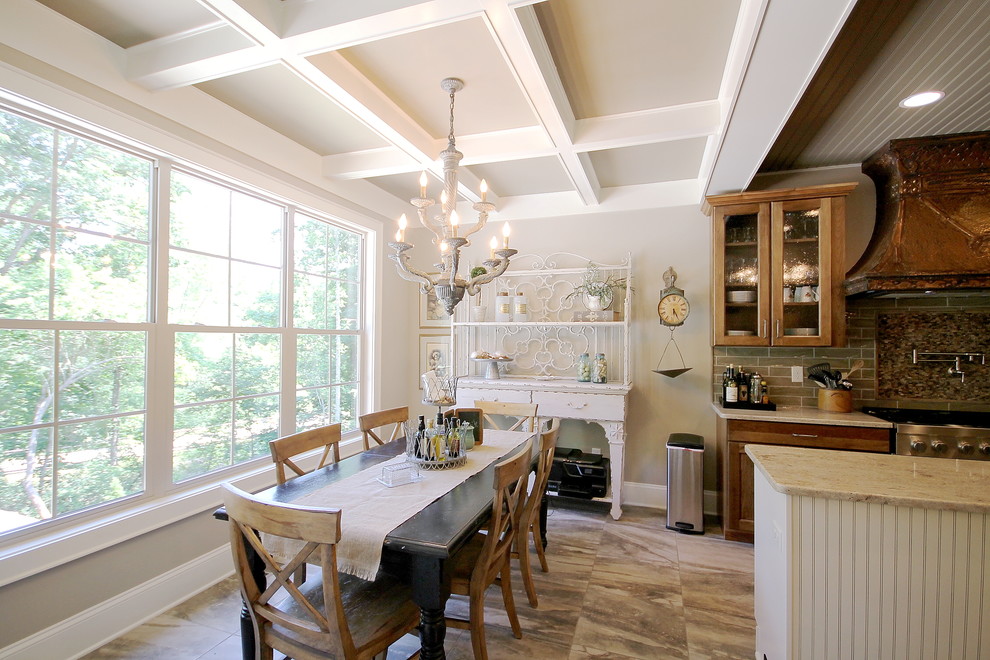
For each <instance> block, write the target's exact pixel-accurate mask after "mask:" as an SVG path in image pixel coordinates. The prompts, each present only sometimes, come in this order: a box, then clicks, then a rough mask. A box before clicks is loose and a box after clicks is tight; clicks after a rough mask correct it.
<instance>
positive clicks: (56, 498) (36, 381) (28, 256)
mask: <svg viewBox="0 0 990 660" xmlns="http://www.w3.org/2000/svg"><path fill="white" fill-rule="evenodd" d="M152 174H153V168H152V161H151V160H150V159H148V158H145V157H141V156H137V155H134V154H131V153H128V152H126V151H123V150H121V149H117V148H112V147H109V146H107V145H104V144H100V143H98V142H96V141H93V140H89V139H86V138H83V137H80V136H78V135H74V134H72V133H70V132H67V131H65V130H61V129H58V128H54V127H52V126H48V125H45V124H42V123H39V122H36V121H33V120H31V119H28V118H26V117H23V116H19V115H16V114H13V113H10V112H3V111H0V181H2V183H0V318H3V319H6V320H12V321H17V322H16V323H10V324H8V325H7V326H6V327H0V397H2V399H3V402H4V404H3V406H0V452H2V454H0V474H2V477H3V478H2V481H0V509H2V513H3V515H4V518H3V519H0V531H2V530H4V529H8V528H12V527H19V526H22V525H24V524H27V523H30V522H34V521H36V520H42V519H47V518H52V517H55V516H59V515H64V514H68V513H72V512H75V511H79V510H82V509H86V508H88V507H92V506H95V505H98V504H103V503H105V502H110V501H113V500H116V499H119V498H121V497H125V496H128V495H134V494H136V493H140V492H142V490H143V489H144V472H145V470H144V468H145V466H144V461H145V448H144V442H145V440H144V429H145V406H146V404H145V375H146V372H147V368H146V363H147V358H146V353H147V349H146V347H147V339H148V331H149V324H148V275H149V247H150V243H149V235H150V223H151V208H150V199H151V190H152V183H153V180H152ZM115 326H116V327H115Z"/></svg>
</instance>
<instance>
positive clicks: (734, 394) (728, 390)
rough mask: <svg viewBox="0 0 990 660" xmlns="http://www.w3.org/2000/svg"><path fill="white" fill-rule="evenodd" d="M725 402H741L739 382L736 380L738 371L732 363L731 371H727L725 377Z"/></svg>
mask: <svg viewBox="0 0 990 660" xmlns="http://www.w3.org/2000/svg"><path fill="white" fill-rule="evenodd" d="M724 401H725V403H738V402H739V384H738V383H737V382H736V373H735V369H733V367H732V365H731V364H730V365H729V371H728V372H727V373H726V379H725V399H724Z"/></svg>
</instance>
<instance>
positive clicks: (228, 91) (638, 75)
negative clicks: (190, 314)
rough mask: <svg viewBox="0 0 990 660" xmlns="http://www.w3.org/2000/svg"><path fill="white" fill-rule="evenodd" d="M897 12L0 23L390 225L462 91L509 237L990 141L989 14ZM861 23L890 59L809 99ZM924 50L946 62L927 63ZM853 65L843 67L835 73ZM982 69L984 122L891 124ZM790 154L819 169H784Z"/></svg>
mask: <svg viewBox="0 0 990 660" xmlns="http://www.w3.org/2000/svg"><path fill="white" fill-rule="evenodd" d="M889 4H891V2H885V0H861V2H859V3H858V5H859V7H858V14H857V12H854V11H853V9H854V6H856V5H857V3H856V2H855V0H822V1H816V2H810V1H809V2H796V1H793V0H691V1H690V2H688V1H685V0H610V1H609V2H604V1H602V0H543V1H538V0H425V1H424V0H363V1H361V2H341V1H336V0H168V1H167V2H162V1H161V0H86V1H85V2H82V1H79V0H8V1H7V2H6V3H5V4H4V6H3V8H0V13H7V12H10V11H13V9H12V8H15V5H16V6H19V7H21V8H23V9H32V11H31V12H22V15H24V14H27V13H29V14H30V17H29V19H22V20H30V21H32V22H34V23H37V24H38V27H39V28H43V27H44V26H45V24H46V22H52V23H57V24H59V26H60V27H62V28H65V25H64V24H65V23H66V22H68V21H71V22H72V23H73V29H79V30H83V29H84V30H88V31H91V32H92V33H95V34H96V35H99V38H101V39H102V40H105V46H106V48H107V49H110V50H111V51H112V55H113V58H114V60H115V61H116V62H118V63H119V76H120V77H121V78H122V79H123V80H126V81H127V82H128V83H129V84H132V85H135V86H137V87H139V88H140V89H142V90H145V91H146V92H150V93H151V94H161V93H165V92H167V91H168V90H174V89H178V88H189V87H194V88H196V89H198V90H199V92H200V93H202V94H204V95H208V96H209V97H213V98H214V99H217V100H219V101H221V102H222V103H224V104H226V105H227V106H229V107H230V108H231V109H233V110H234V111H236V112H237V113H241V114H242V115H245V116H247V117H249V118H250V119H251V120H252V123H251V125H252V126H254V127H256V130H257V131H258V134H259V136H261V135H262V134H264V135H266V136H267V135H270V134H271V133H272V132H274V133H275V134H278V135H279V136H282V137H283V138H284V139H287V140H291V141H292V142H294V143H297V144H298V145H301V146H302V147H304V148H305V149H307V150H309V151H310V152H312V153H313V154H315V155H316V156H318V157H319V158H318V160H317V161H316V162H318V163H319V167H320V172H319V175H320V176H321V177H322V179H323V180H324V181H325V182H326V186H327V188H328V189H329V190H331V191H333V192H335V193H336V194H340V195H345V196H346V195H347V191H348V189H349V188H352V189H355V190H357V189H359V188H360V187H361V186H364V187H365V188H364V189H365V190H367V188H366V187H367V186H373V187H374V190H376V191H377V193H376V195H374V196H371V197H367V196H366V199H372V200H373V201H372V202H370V203H369V202H365V203H366V204H369V207H370V208H369V210H370V211H372V213H375V214H379V215H380V216H381V217H382V218H394V217H396V216H397V215H398V214H399V213H402V212H405V211H407V210H408V201H407V200H408V199H409V197H411V196H412V195H413V194H414V193H415V192H416V190H417V183H416V180H417V178H418V177H419V174H420V172H421V171H423V170H424V169H427V170H429V171H431V172H432V173H433V175H434V176H436V175H437V174H438V173H439V164H438V163H437V161H436V158H437V154H438V153H439V151H440V150H442V149H443V148H444V146H445V145H446V136H447V132H448V129H449V126H448V99H447V96H446V94H445V92H443V91H442V90H441V88H440V80H441V79H442V78H445V77H448V76H455V77H458V78H461V79H462V80H463V81H464V82H465V87H464V89H463V91H461V92H459V93H458V94H457V96H456V106H455V126H454V128H455V132H456V136H457V146H458V148H459V150H460V151H461V152H463V153H464V160H463V161H462V168H461V177H460V182H461V191H460V192H461V195H462V197H463V199H464V201H467V202H471V201H477V199H478V192H477V191H478V185H479V183H480V181H481V179H483V178H484V179H486V180H487V181H488V184H489V186H490V187H491V189H492V194H490V195H489V199H492V200H494V201H495V202H496V204H497V206H498V208H499V214H500V216H501V217H505V218H526V217H545V216H548V215H555V214H577V213H585V212H593V211H601V210H626V209H637V208H656V207H659V206H674V205H691V204H698V203H700V201H701V199H702V198H703V196H704V194H706V193H708V194H711V193H718V192H728V191H736V190H740V189H744V188H745V187H746V186H747V185H748V184H749V182H750V180H751V179H752V177H753V176H754V175H755V173H756V172H757V171H758V170H759V169H760V168H761V165H762V167H763V169H764V170H766V169H774V167H773V166H774V165H775V164H778V163H780V164H784V165H785V166H786V167H812V166H816V165H821V164H836V163H838V162H845V163H849V162H859V160H862V156H863V153H864V152H865V153H870V152H872V150H874V149H875V148H876V147H877V146H878V140H879V141H880V142H882V141H883V140H885V139H890V138H892V137H902V136H906V135H907V134H912V132H913V131H917V130H924V131H926V132H944V131H943V128H944V127H945V126H951V128H952V130H980V129H986V128H987V125H986V124H987V115H986V113H987V110H986V108H987V107H988V106H987V104H986V103H985V99H986V92H987V87H986V85H987V76H988V74H987V71H988V70H990V68H988V67H987V66H985V62H983V58H985V57H986V53H987V51H988V48H987V46H988V44H987V41H986V40H987V37H986V36H985V35H986V34H988V33H990V30H988V29H987V27H988V25H987V21H988V20H990V12H988V9H987V6H988V5H990V3H985V2H982V1H981V0H918V1H917V2H915V3H911V2H906V3H903V4H905V5H908V6H911V7H913V8H912V9H911V10H910V11H901V12H897V11H896V10H892V9H890V8H889V7H887V9H886V10H885V9H884V5H889ZM894 4H896V2H895V3H894ZM915 5H917V6H915ZM871 6H872V9H871V10H870V11H867V10H866V9H867V8H868V7H871ZM884 11H886V13H883V12H884ZM878 12H880V13H878ZM851 14H852V16H854V17H855V16H857V15H859V16H860V17H859V18H858V19H857V20H858V21H860V22H867V23H868V22H869V21H870V20H874V21H880V22H881V23H884V22H885V21H891V23H890V25H891V26H892V25H894V22H896V24H897V25H898V26H901V27H900V28H899V29H898V30H894V29H888V30H886V31H884V30H881V31H880V32H882V33H883V34H882V35H880V36H875V38H874V40H873V43H886V42H887V41H888V40H890V42H891V43H893V44H894V45H893V46H891V50H890V51H889V52H887V51H886V50H885V48H886V47H884V48H874V49H873V52H865V53H861V55H860V56H859V59H858V60H857V61H856V66H854V67H852V71H851V72H846V78H847V84H846V85H845V86H844V87H842V88H841V94H842V96H841V97H829V96H828V94H829V91H828V90H829V89H830V87H829V80H831V79H833V78H835V79H838V78H840V77H841V76H838V75H836V74H830V75H829V76H828V79H824V80H823V79H822V78H821V77H820V78H819V79H818V80H817V84H818V85H817V87H814V86H812V87H810V88H809V85H810V84H812V83H813V82H815V80H814V79H815V71H816V70H817V69H818V68H819V66H820V65H822V63H823V62H826V63H827V62H828V61H829V59H828V55H829V49H830V47H832V45H833V43H835V44H836V48H838V47H839V46H840V45H841V47H842V48H845V49H847V51H846V53H849V52H852V50H855V47H856V45H857V44H859V45H862V41H863V39H862V38H860V39H858V40H857V39H850V38H847V39H846V41H845V42H843V41H842V40H841V39H838V40H837V37H839V36H840V35H841V34H842V32H843V31H842V26H843V24H844V23H846V21H847V18H849V17H850V15H851ZM911 26H914V28H913V32H912V27H911ZM919 26H920V27H919ZM850 29H851V28H848V27H847V30H846V31H847V34H848V31H849V30H850ZM904 32H906V33H907V34H902V33H904ZM899 35H900V36H899ZM960 35H962V36H963V40H962V42H961V43H960V41H961V40H960ZM920 38H929V39H934V40H936V41H935V43H936V44H937V45H935V46H932V47H931V48H929V49H926V50H924V51H914V52H915V53H921V54H923V55H924V57H923V58H916V59H919V61H918V62H915V63H914V64H911V62H912V60H911V57H910V53H911V51H910V50H909V49H910V48H911V44H912V43H916V42H917V39H920ZM898 39H899V41H898ZM912 39H913V40H915V41H914V42H912ZM843 43H844V44H845V45H842V44H843ZM898 44H899V46H898ZM32 47H33V48H41V46H32ZM45 47H47V48H49V49H55V50H57V49H58V48H59V44H58V43H52V44H47V45H46V46H45ZM980 48H982V52H979V49H980ZM860 50H862V49H860ZM906 51H907V52H906ZM37 56H38V55H37V54H35V57H37ZM851 57H852V56H851V55H848V54H845V55H841V56H840V54H837V51H833V54H832V61H833V64H832V66H833V67H835V62H836V61H838V62H840V63H841V62H842V61H846V60H848V61H851V59H850V58H851ZM884 58H886V60H885V59H884ZM967 58H968V60H969V61H970V63H971V68H973V70H972V71H970V72H969V74H968V75H962V74H961V73H960V74H958V75H956V77H955V78H954V80H955V83H956V84H957V86H958V89H960V90H961V89H967V90H970V94H971V95H978V94H981V93H982V98H983V100H984V103H982V106H983V108H982V109H983V114H982V115H981V116H980V117H976V116H967V117H965V118H963V117H960V116H959V114H958V113H957V112H952V111H950V110H949V109H948V108H949V106H948V105H946V102H945V101H944V102H943V104H942V105H943V107H945V108H946V111H945V115H947V116H945V117H941V111H940V118H939V119H932V120H931V121H904V120H899V121H896V122H894V121H892V120H891V119H889V117H888V112H889V111H888V109H887V106H888V105H889V104H890V102H891V101H892V100H893V103H894V106H895V107H896V100H898V99H899V98H900V97H901V95H902V92H903V91H904V90H905V89H907V88H909V87H914V86H918V85H923V84H929V83H930V84H936V83H937V82H939V75H940V73H942V72H943V70H944V67H939V66H933V65H931V63H932V62H935V61H939V62H942V61H950V60H951V61H954V62H956V61H962V60H966V59H967ZM921 60H923V61H921ZM885 62H886V64H885ZM981 62H983V64H984V66H983V67H982V69H979V68H978V65H979V63H981ZM957 66H960V65H957ZM838 68H839V69H841V67H838ZM905 69H909V70H911V71H912V72H913V73H912V74H911V75H910V76H907V75H904V74H903V71H904V70H905ZM863 76H867V77H865V78H864V77H863ZM857 85H859V86H857ZM823 88H824V90H825V91H824V92H823V91H822V89H823ZM809 89H810V90H811V91H814V90H815V89H817V90H818V91H817V92H816V93H818V94H825V95H826V96H825V97H824V99H823V100H822V101H821V102H822V103H827V104H828V106H829V108H830V110H829V111H828V112H822V111H821V109H820V108H812V110H817V112H808V107H807V102H806V104H805V110H804V112H805V117H806V119H805V120H804V121H803V122H801V124H800V125H795V124H794V123H793V122H792V123H791V124H788V122H787V120H788V117H789V116H791V114H792V111H794V110H795V109H796V108H797V109H801V105H800V104H799V102H800V100H801V98H802V95H803V94H804V93H805V91H806V90H809ZM834 89H839V88H834ZM910 91H916V90H914V89H911V90H910ZM946 91H948V90H946ZM950 100H951V97H947V101H950ZM948 115H952V116H951V118H950V117H949V116H948ZM915 116H916V117H917V116H918V115H915ZM867 118H868V119H869V122H867V121H865V119H867ZM950 119H951V121H950ZM975 124H982V125H980V126H975ZM795 140H797V141H799V142H801V143H802V144H803V146H802V148H801V149H799V150H797V151H795V150H794V149H790V150H788V149H787V146H788V145H789V144H791V143H792V142H794V141H795ZM775 143H776V145H777V146H776V147H775V146H774V145H775ZM768 154H769V156H770V157H768V158H767V156H768ZM431 186H432V189H433V191H437V190H438V189H439V184H438V183H437V182H436V181H435V180H434V182H433V183H432V184H431ZM434 194H435V192H434Z"/></svg>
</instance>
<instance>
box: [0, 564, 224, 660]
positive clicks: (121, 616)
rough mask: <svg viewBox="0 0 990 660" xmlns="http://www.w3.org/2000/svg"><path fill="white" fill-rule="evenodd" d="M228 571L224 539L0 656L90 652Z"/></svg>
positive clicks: (26, 659) (52, 657)
mask: <svg viewBox="0 0 990 660" xmlns="http://www.w3.org/2000/svg"><path fill="white" fill-rule="evenodd" d="M232 573H233V564H232V561H231V558H230V548H229V547H228V546H226V545H223V546H221V547H219V548H217V549H216V550H213V551H211V552H208V553H207V554H205V555H202V556H201V557H197V558H196V559H194V560H192V561H190V562H187V563H185V564H183V565H182V566H178V567H176V568H174V569H172V570H171V571H168V572H167V573H163V574H162V575H159V576H158V577H156V578H154V579H152V580H148V581H147V582H145V583H143V584H139V585H138V586H136V587H134V588H133V589H128V590H127V591H125V592H124V593H122V594H119V595H117V596H114V597H113V598H111V599H109V600H106V601H104V602H102V603H100V604H99V605H94V606H93V607H91V608H89V609H87V610H85V611H83V612H80V613H79V614H76V615H75V616H72V617H70V618H68V619H65V620H64V621H60V622H59V623H56V624H55V625H53V626H49V627H48V628H45V629H44V630H41V631H39V632H37V633H35V634H33V635H31V636H29V637H25V638H24V639H22V640H20V641H19V642H16V643H14V644H11V645H10V646H8V647H6V648H3V649H0V659H2V660H8V659H10V660H37V658H46V659H47V660H56V659H60V658H65V659H70V658H78V657H79V656H82V655H85V654H86V653H89V652H90V651H92V650H93V649H96V648H99V647H100V646H103V645H104V644H106V643H107V642H109V641H111V640H113V639H116V638H117V637H119V636H120V635H122V634H124V633H125V632H127V631H128V630H131V629H132V628H135V627H137V626H139V625H141V624H142V623H144V622H145V621H147V620H148V619H151V618H152V617H155V616H157V615H159V614H161V613H162V612H165V611H166V610H169V609H171V608H173V607H175V606H176V605H178V604H179V603H181V602H183V601H185V600H188V599H189V598H190V597H191V596H192V595H193V594H196V593H199V592H200V591H202V590H204V589H206V588H208V587H211V586H213V585H214V584H216V583H217V582H219V581H220V580H222V579H224V578H225V577H227V576H228V575H231V574H232Z"/></svg>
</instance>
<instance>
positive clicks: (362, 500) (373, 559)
mask: <svg viewBox="0 0 990 660" xmlns="http://www.w3.org/2000/svg"><path fill="white" fill-rule="evenodd" d="M528 435H530V434H527V433H522V432H518V431H499V430H496V429H485V444H483V445H476V446H475V448H474V449H472V450H471V451H469V452H468V453H467V457H468V458H467V463H466V464H465V465H463V466H461V467H459V468H453V469H448V470H436V471H434V470H423V471H422V472H421V474H422V476H423V480H422V481H418V482H415V483H411V484H405V485H402V486H395V487H392V488H389V487H388V486H385V485H383V484H382V483H381V482H379V481H378V477H380V476H381V473H382V468H383V467H384V466H386V465H393V464H395V463H401V462H402V461H404V460H405V455H404V454H403V455H401V456H397V457H395V458H393V459H389V460H388V461H385V462H383V463H379V464H378V465H375V466H374V467H370V468H368V469H366V470H362V471H361V472H358V473H357V474H354V475H351V476H350V477H347V478H346V479H341V480H340V481H337V482H334V483H332V484H329V485H327V486H325V487H323V488H321V489H319V490H317V491H315V492H313V493H310V494H309V495H306V496H304V497H300V498H299V499H298V500H293V501H292V504H297V505H303V506H314V507H328V508H339V509H341V536H340V542H339V543H338V544H337V566H338V568H339V569H340V570H342V571H344V572H345V573H350V574H351V575H356V576H358V577H360V578H363V579H365V580H373V579H374V578H375V575H376V574H377V573H378V566H379V564H380V563H381V556H382V544H383V543H384V542H385V537H386V536H387V535H388V533H389V532H391V531H392V530H393V529H395V528H396V527H398V526H399V525H400V524H402V523H404V522H405V521H406V520H408V519H409V518H411V517H412V516H414V515H415V514H417V513H419V512H420V511H422V510H423V509H424V508H426V507H427V506H428V505H429V504H430V503H432V502H434V501H435V500H437V499H439V498H440V497H442V496H443V495H445V494H446V493H448V492H450V491H451V490H452V489H453V488H454V487H455V486H457V485H459V484H460V483H462V482H464V481H466V480H467V479H468V477H470V476H472V475H474V474H477V473H478V472H481V471H482V470H484V469H485V468H486V467H488V466H489V465H491V464H492V463H494V462H495V461H497V460H498V459H500V458H502V457H503V456H506V455H508V454H509V453H511V452H512V451H513V450H514V449H515V448H517V447H518V446H519V445H521V444H522V443H523V442H525V440H526V438H527V437H528ZM266 536H267V535H266ZM264 542H265V544H266V547H268V548H269V551H271V552H272V553H273V555H275V556H276V558H278V559H280V560H281V561H285V560H286V558H287V557H290V556H292V555H294V554H295V553H296V552H298V550H299V549H301V548H302V545H301V544H296V543H294V542H292V541H288V540H286V539H281V538H272V537H268V538H265V539H264Z"/></svg>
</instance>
